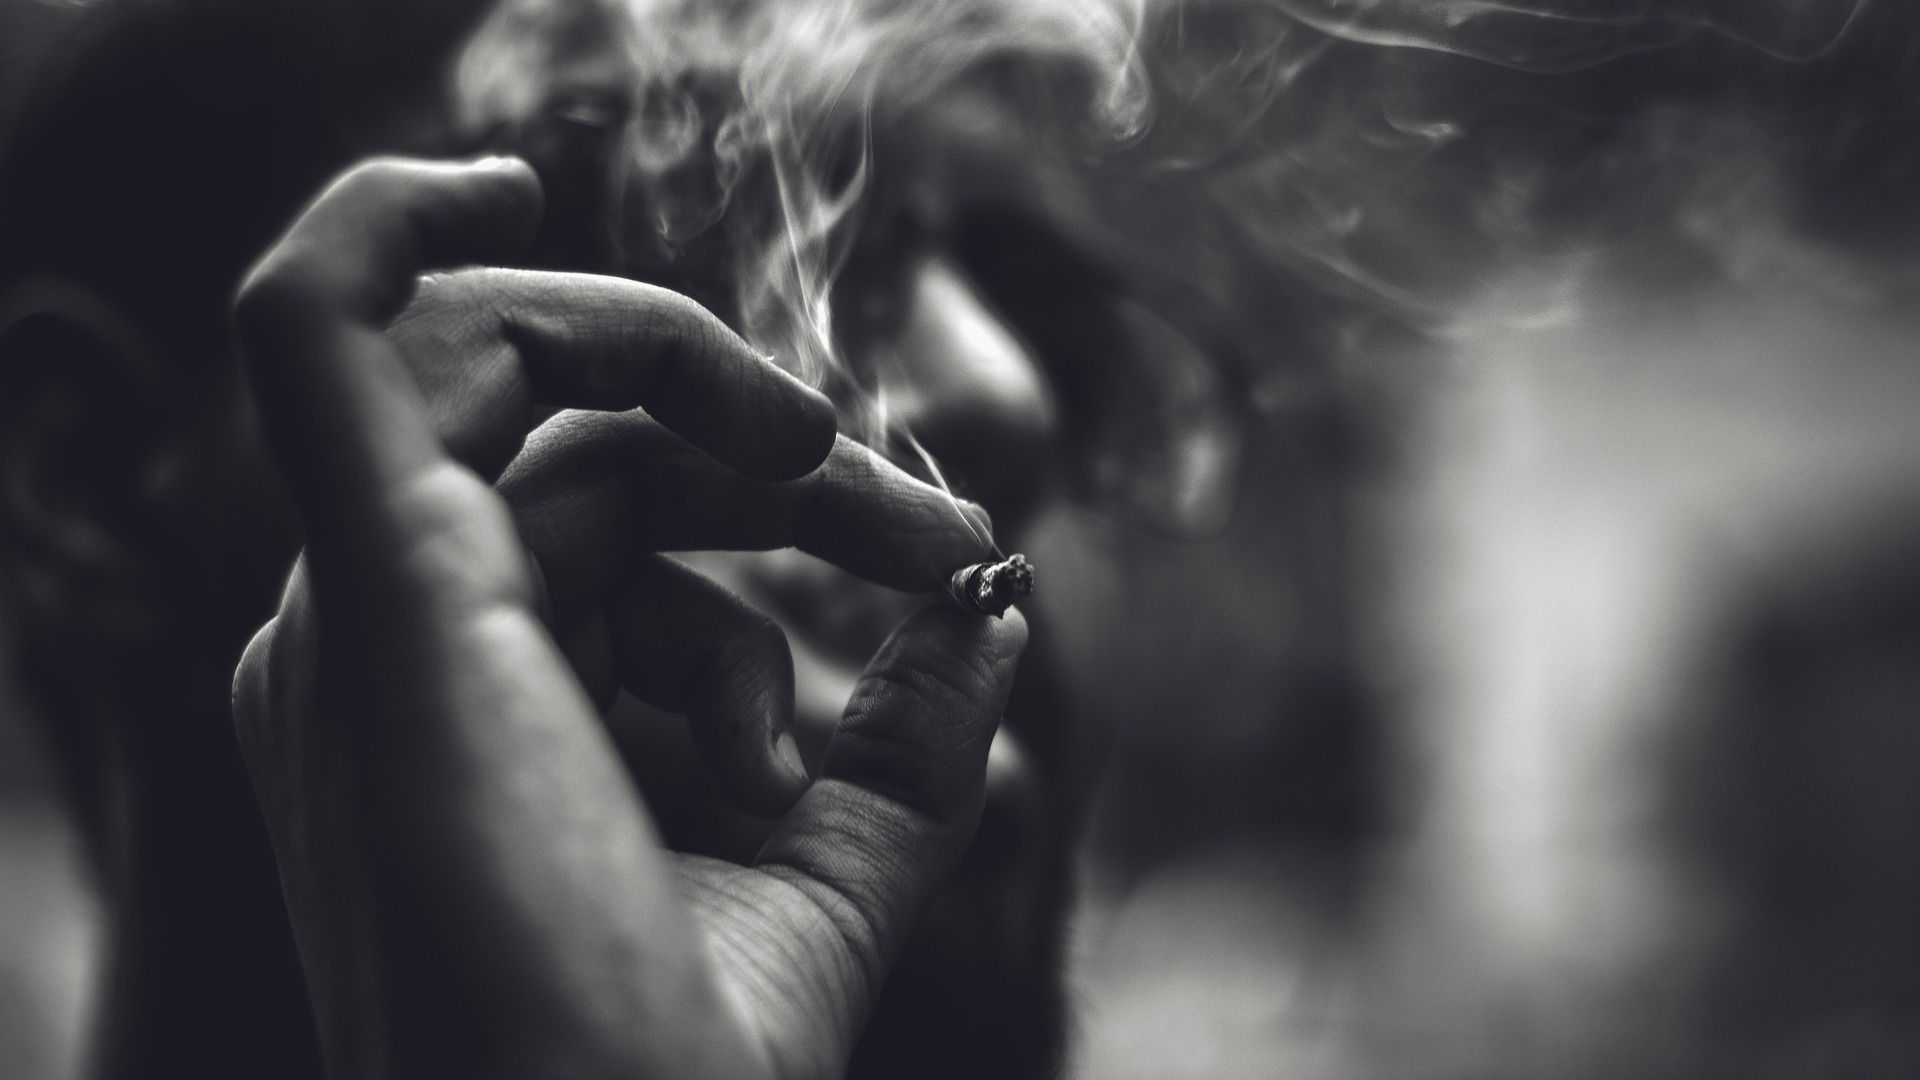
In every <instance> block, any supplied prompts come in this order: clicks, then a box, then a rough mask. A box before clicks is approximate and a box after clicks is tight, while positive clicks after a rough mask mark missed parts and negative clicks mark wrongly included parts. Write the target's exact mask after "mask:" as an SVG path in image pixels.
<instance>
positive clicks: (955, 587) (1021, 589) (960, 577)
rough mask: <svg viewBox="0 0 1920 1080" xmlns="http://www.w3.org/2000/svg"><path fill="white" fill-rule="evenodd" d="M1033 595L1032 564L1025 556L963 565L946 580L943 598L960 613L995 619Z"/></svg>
mask: <svg viewBox="0 0 1920 1080" xmlns="http://www.w3.org/2000/svg"><path fill="white" fill-rule="evenodd" d="M1032 595H1033V564H1032V563H1030V562H1028V561H1027V557H1026V556H1025V555H1013V556H1009V557H1008V558H1006V559H1004V560H1002V561H1000V562H983V563H974V564H973V565H971V566H963V567H961V568H960V569H958V570H955V571H954V572H953V576H952V577H949V578H948V579H947V599H949V600H951V601H953V602H954V604H955V606H957V607H959V608H960V610H962V611H972V612H976V613H978V614H981V615H992V616H993V617H994V618H996V619H997V618H999V617H1001V616H1003V615H1005V614H1006V613H1007V609H1008V608H1010V607H1012V606H1013V602H1014V601H1015V600H1018V599H1020V598H1021V597H1023V596H1032Z"/></svg>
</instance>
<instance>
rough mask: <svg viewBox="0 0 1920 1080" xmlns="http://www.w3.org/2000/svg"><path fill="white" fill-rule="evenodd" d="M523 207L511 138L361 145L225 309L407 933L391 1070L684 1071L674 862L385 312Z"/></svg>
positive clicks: (386, 903) (496, 509)
mask: <svg viewBox="0 0 1920 1080" xmlns="http://www.w3.org/2000/svg"><path fill="white" fill-rule="evenodd" d="M537 206H538V186H537V184H535V182H534V181H533V178H532V174H531V173H530V172H529V171H528V170H527V169H526V166H525V165H523V164H519V163H505V164H494V165H485V164H482V165H475V166H434V165H424V164H417V163H406V162H385V163H381V164H377V165H374V166H368V167H364V168H362V169H358V170H355V171H354V172H352V173H349V174H348V175H347V176H346V177H345V178H343V179H342V180H340V181H339V182H337V183H336V184H335V185H334V186H333V187H332V188H330V189H329V190H328V191H327V192H326V193H325V194H323V195H322V196H321V197H320V199H319V200H318V201H317V202H316V203H315V204H314V205H313V206H312V207H311V208H310V209H309V210H308V211H307V212H306V213H305V214H304V215H302V217H301V218H300V219H299V220H298V221H297V222H296V223H295V224H294V226H293V227H292V229H291V231H290V232H289V233H288V234H287V236H286V238H285V239H284V240H282V241H281V243H280V244H278V245H276V247H275V248H274V249H273V250H272V251H271V252H269V253H268V255H267V256H266V258H265V259H264V260H263V261H262V263H261V264H260V266H259V267H258V268H257V269H256V270H255V271H254V272H253V274H252V276H251V277H250V279H249V282H248V285H247V286H246V288H245V290H243V294H242V296H241V298H240V300H239V302H238V304H237V307H236V318H237V325H238V329H239V332H240V337H241V342H242V345H243V348H244V349H245V351H246V353H247V356H248V359H249V361H250V363H251V365H252V368H253V370H254V372H255V373H256V392H257V395H258V398H259V401H260V403H261V412H262V417H263V420H264V421H265V423H266V428H267V431H268V433H269V437H270V439H271V440H272V443H273V447H274V450H275V453H276V456H277V457H278V459H279V461H280V463H281V465H282V469H283V471H284V472H285V474H286V477H287V479H288V482H289V487H290V489H291V490H292V492H293V494H294V497H295V500H296V503H297V505H298V506H299V508H300V512H301V515H302V518H303V521H304V523H305V524H306V527H307V528H306V533H307V538H308V558H309V561H308V568H309V570H310V577H311V582H312V586H313V601H314V609H315V610H316V612H319V613H324V617H322V618H319V619H318V620H317V633H318V636H319V646H318V653H319V658H320V662H322V663H323V664H324V665H325V670H327V671H329V672H331V673H332V676H331V678H330V679H329V685H330V686H331V687H332V688H333V691H334V692H333V694H332V696H331V699H330V700H329V701H328V702H327V703H326V704H327V707H328V709H329V710H330V716H329V719H330V720H338V721H340V728H341V730H343V731H344V732H345V734H344V735H343V741H344V742H345V744H346V746H347V748H348V758H349V761H350V764H351V765H352V769H353V772H352V779H353V783H352V784H350V785H346V788H345V790H346V792H347V794H346V797H347V798H349V799H351V800H352V807H351V809H352V810H353V812H354V819H355V820H357V821H358V822H360V823H362V824H363V825H364V826H365V829H364V831H362V832H361V833H360V834H359V835H358V836H356V837H355V838H354V839H353V841H352V842H353V843H354V844H356V848H355V850H356V852H357V853H359V854H361V855H362V856H364V865H367V866H369V867H371V868H372V869H371V871H370V872H371V873H373V874H374V875H375V877H377V878H378V880H379V888H378V889H377V890H374V893H375V900H374V902H373V907H372V910H371V915H370V918H373V919H375V920H377V922H378V925H377V926H375V927H374V928H373V929H371V930H369V931H368V932H369V933H372V934H375V935H377V936H378V937H379V939H380V940H381V941H383V942H387V943H391V942H395V941H404V943H405V944H404V948H397V949H392V950H388V951H385V952H383V954H382V955H383V961H384V962H383V970H382V972H381V983H382V987H381V989H382V991H383V993H382V994H381V995H380V997H381V998H382V1000H384V1001H385V1002H386V1003H387V1005H388V1008H387V1010H386V1011H385V1012H384V1013H382V1015H381V1017H380V1019H381V1021H382V1022H383V1024H384V1025H387V1026H386V1027H385V1028H384V1030H387V1031H391V1032H392V1034H391V1038H390V1041H391V1043H392V1045H393V1047H394V1053H395V1055H396V1058H397V1061H396V1063H395V1064H394V1065H393V1067H392V1071H397V1072H408V1071H424V1072H435V1071H442V1072H444V1071H453V1072H475V1071H481V1070H482V1068H483V1066H482V1065H481V1063H482V1062H485V1066H484V1068H485V1069H488V1070H494V1071H500V1072H503V1073H511V1072H516V1071H519V1072H526V1073H536V1072H538V1071H539V1070H540V1069H541V1068H543V1067H550V1066H551V1063H552V1062H553V1061H556V1060H566V1061H570V1062H575V1063H580V1069H581V1070H582V1071H584V1072H592V1073H604V1074H606V1075H627V1074H631V1075H680V1074H682V1073H686V1072H691V1071H692V1070H690V1069H688V1068H686V1065H687V1063H689V1062H710V1061H713V1060H714V1057H715V1055H716V1054H719V1053H724V1051H725V1049H726V1048H725V1047H723V1046H718V1045H717V1044H716V1043H715V1042H714V1040H713V1039H712V1038H711V1032H705V1031H701V1030H697V1028H698V1025H679V1026H675V1025H671V1024H667V1023H664V1022H663V1021H664V1019H665V1018H667V1017H669V1016H681V1015H686V1014H687V1013H688V1011H689V1010H690V1011H691V1013H692V1015H696V1016H722V1015H724V1010H725V1008H726V1005H725V1003H724V1002H723V1001H722V1000H721V999H720V997H719V996H718V992H717V990H716V989H715V988H714V987H713V984H712V982H711V979H710V977H709V975H708V973H707V968H706V960H705V957H704V956H703V955H701V954H700V953H699V952H698V950H697V948H695V947H692V946H689V944H688V941H689V940H691V938H692V934H693V932H694V931H693V928H692V926H691V923H690V919H689V916H688V915H687V913H686V911H685V909H684V905H683V900H682V898H681V897H680V895H679V893H678V892H677V890H676V889H675V887H674V885H673V879H672V872H671V868H670V866H669V865H668V863H667V861H666V859H665V858H664V856H663V854H662V853H661V852H660V850H659V849H658V846H657V844H656V840H655V837H654V835H653V832H652V829H651V827H650V824H649V822H648V819H647V816H646V813H645V811H644V809H643V808H642V807H641V806H640V805H639V804H638V802H637V799H636V796H635V793H634V792H633V790H632V786H631V783H630V782H629V781H628V779H627V778H626V776H625V774H624V771H623V770H621V769H620V767H619V765H618V763H617V760H616V758H615V756H614V754H613V751H612V748H611V747H610V746H609V745H607V741H606V736H605V733H604V731H603V730H602V729H601V727H600V726H599V725H598V724H597V723H596V722H595V718H594V716H593V712H592V706H591V702H589V701H588V700H587V699H586V697H585V695H584V693H582V691H581V688H580V686H579V683H578V682H577V681H576V680H575V679H574V678H573V676H572V673H571V672H570V671H569V670H568V669H567V666H566V660H565V658H564V657H563V656H562V655H561V654H560V652H559V650H558V649H557V648H556V647H555V646H554V643H553V640H552V638H551V636H550V635H549V634H548V633H547V632H546V629H545V627H543V626H542V625H541V624H540V621H539V619H538V618H537V617H536V615H535V614H534V611H533V608H534V605H535V601H536V595H537V594H536V591H535V586H534V583H533V579H532V575H531V574H530V573H529V564H528V562H527V559H526V553H525V551H524V549H523V548H522V547H521V545H520V544H519V541H518V538H517V537H516V536H515V534H514V530H513V522H512V520H511V519H510V518H509V516H508V513H507V509H506V506H505V504H504V503H503V502H502V501H501V500H500V499H499V497H498V496H497V495H496V493H495V492H494V491H493V490H492V488H490V487H489V486H487V485H486V484H485V483H483V482H482V481H481V480H480V479H479V478H478V477H476V476H475V475H473V474H472V473H471V472H469V471H467V470H466V469H464V468H461V467H460V466H458V465H456V464H454V463H453V462H452V461H451V460H450V459H448V458H447V457H446V455H445V453H444V451H443V450H442V448H441V447H440V445H439V442H438V440H437V439H435V438H434V436H433V433H432V430H431V428H430V427H429V426H428V424H427V422H426V417H425V413H424V410H423V408H422V406H421V403H420V401H419V397H418V393H417V391H416V390H415V388H414V386H413V384H412V381H411V378H410V376H408V374H407V373H406V371H405V370H404V369H403V368H402V367H401V362H400V359H399V357H398V356H397V355H395V353H394V350H393V346H392V344H391V342H389V341H388V340H387V338H386V337H385V336H384V334H383V333H382V332H381V331H382V328H383V326H384V323H385V321H386V320H387V319H389V318H390V317H391V316H392V315H393V314H394V313H395V312H397V311H398V310H399V308H400V307H401V306H402V305H403V304H404V303H405V302H406V299H407V296H408V294H409V292H410V290H411V289H412V285H413V281H414V277H415V275H416V274H417V273H418V271H419V270H420V269H421V268H422V267H423V266H425V265H430V264H431V263H433V262H436V261H444V260H461V259H467V258H477V257H486V256H487V255H490V254H498V252H499V249H500V247H501V246H502V245H503V244H504V243H506V242H507V241H510V240H524V239H525V237H526V234H527V233H528V232H529V231H530V230H531V226H532V222H533V218H534V216H535V211H536V210H537ZM289 854H290V856H297V854H298V853H297V852H293V853H289ZM636 973H644V975H645V977H644V978H640V977H639V976H637V975H636ZM449 986H451V987H456V988H457V989H458V992H457V993H455V994H453V995H451V996H447V995H446V994H444V993H443V991H444V990H445V988H447V987H449ZM610 1000H612V1001H616V1002H618V1003H619V1007H616V1008H612V1009H609V1008H608V1007H607V1002H608V1001H610ZM427 1001H431V1003H432V1004H431V1006H430V1007H427V1008H425V1010H424V1011H422V1010H421V1009H419V1008H416V1007H415V1006H416V1005H417V1004H418V1003H420V1002H427ZM636 1018H637V1019H636ZM453 1032H458V1033H459V1035H458V1037H457V1038H453V1037H448V1036H449V1035H450V1033H453ZM641 1033H645V1034H644V1035H642V1034H641ZM429 1062H430V1063H431V1064H429ZM727 1064H729V1063H722V1065H723V1066H725V1065H727ZM730 1064H732V1065H733V1066H736V1067H735V1068H733V1069H732V1070H731V1071H728V1070H727V1069H726V1068H724V1067H722V1068H721V1069H720V1072H719V1074H720V1075H740V1074H741V1070H740V1068H738V1067H737V1066H739V1065H740V1064H741V1063H738V1062H735V1063H730Z"/></svg>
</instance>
